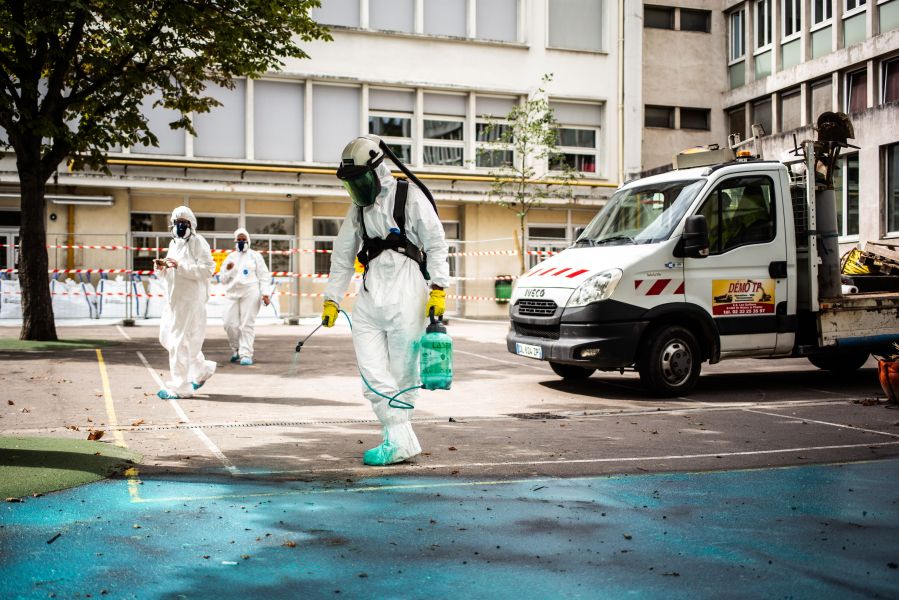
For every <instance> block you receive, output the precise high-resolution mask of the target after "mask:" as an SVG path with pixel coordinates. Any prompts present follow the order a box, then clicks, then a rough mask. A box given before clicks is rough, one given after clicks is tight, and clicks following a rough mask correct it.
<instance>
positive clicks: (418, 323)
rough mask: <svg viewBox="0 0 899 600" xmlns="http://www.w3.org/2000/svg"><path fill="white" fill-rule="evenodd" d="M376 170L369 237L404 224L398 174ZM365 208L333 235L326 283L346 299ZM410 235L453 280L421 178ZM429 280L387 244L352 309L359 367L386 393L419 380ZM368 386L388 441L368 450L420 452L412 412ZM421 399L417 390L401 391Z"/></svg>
mask: <svg viewBox="0 0 899 600" xmlns="http://www.w3.org/2000/svg"><path fill="white" fill-rule="evenodd" d="M376 174H377V176H378V179H379V181H380V183H381V191H380V193H379V194H378V195H377V198H376V200H375V202H374V204H373V205H372V206H368V207H366V208H363V209H362V211H363V215H364V219H365V228H366V231H367V233H368V236H369V237H372V238H374V237H378V238H386V237H387V235H388V233H389V232H390V229H391V228H396V227H397V224H396V222H395V221H394V220H393V205H394V193H395V191H396V180H395V179H394V178H393V176H392V175H391V174H390V170H389V169H388V168H387V167H386V166H385V165H384V164H380V165H378V166H377V167H376ZM359 210H360V209H359V208H358V207H357V206H351V207H350V210H349V211H348V212H347V215H346V218H345V219H344V220H343V224H342V225H341V227H340V231H339V232H338V234H337V239H336V240H335V241H334V250H333V253H332V254H331V273H330V277H329V281H328V286H327V287H326V288H325V299H326V300H332V301H334V302H336V303H338V304H339V303H340V301H341V300H342V299H343V295H344V292H345V290H346V288H347V285H348V284H349V281H350V279H351V278H352V276H353V273H354V269H353V261H354V259H355V256H356V252H357V250H358V249H359V246H360V244H361V240H362V234H361V231H360V227H359ZM406 236H407V237H408V238H409V240H410V241H412V242H413V243H414V244H416V245H417V246H418V247H421V248H424V250H425V252H426V253H427V269H428V273H429V274H430V276H431V282H432V283H434V284H436V285H438V286H441V287H446V286H447V285H448V283H449V265H448V264H447V262H446V256H447V251H448V249H447V244H446V238H445V235H444V231H443V225H442V224H441V223H440V219H439V218H438V217H437V214H436V212H435V211H434V208H433V207H432V206H431V204H430V202H429V201H428V199H427V198H426V197H425V195H424V194H423V193H422V192H421V190H419V189H418V188H417V187H416V186H415V185H410V186H409V191H408V195H407V199H406ZM427 300H428V286H427V284H426V283H425V279H424V277H422V274H421V270H420V268H419V266H418V263H416V262H415V261H413V260H411V259H409V258H407V257H405V256H403V255H402V254H400V253H398V252H394V251H392V250H386V251H384V252H382V253H381V254H380V255H378V256H377V257H376V258H375V259H374V260H372V261H371V262H370V263H369V265H368V274H367V275H366V278H365V286H364V288H360V290H359V296H358V297H357V299H356V304H355V307H354V308H353V345H354V346H355V349H356V359H357V361H358V363H359V369H360V370H361V371H362V374H363V376H364V377H365V378H366V379H367V380H368V382H369V383H370V384H371V386H372V387H373V388H374V389H376V390H378V391H379V392H381V393H382V394H385V395H387V396H393V395H395V394H396V393H397V392H399V391H400V390H403V389H406V388H409V387H412V386H414V385H416V384H418V383H420V381H421V380H420V376H419V365H418V354H419V349H418V347H417V345H418V340H419V338H421V336H422V335H423V334H424V332H425V328H426V326H427V319H426V318H425V304H426V303H427ZM362 393H363V394H364V396H365V397H366V398H367V399H368V400H369V401H370V402H371V404H372V408H373V409H374V411H375V414H376V415H377V417H378V420H380V422H381V425H382V429H383V435H384V444H382V445H381V446H379V447H378V448H377V449H372V450H369V451H368V452H367V453H366V462H368V458H369V453H371V452H373V451H376V450H377V451H380V449H383V452H382V453H381V454H382V456H381V457H380V458H379V459H378V462H373V463H371V462H369V464H388V463H395V462H400V461H402V460H405V459H407V458H409V457H412V456H415V455H416V454H419V453H420V452H421V446H420V445H419V443H418V438H417V437H416V436H415V432H414V431H412V423H411V419H412V411H411V410H406V409H401V408H391V407H390V406H389V405H388V401H387V400H386V399H384V398H381V397H380V396H378V395H377V394H374V393H372V392H371V391H370V390H369V389H368V388H366V387H365V386H364V385H363V388H362ZM400 398H401V399H402V400H403V401H404V402H409V403H412V404H414V403H415V401H416V399H417V398H418V391H417V390H416V391H411V392H407V393H406V394H403V395H402V396H401V397H400Z"/></svg>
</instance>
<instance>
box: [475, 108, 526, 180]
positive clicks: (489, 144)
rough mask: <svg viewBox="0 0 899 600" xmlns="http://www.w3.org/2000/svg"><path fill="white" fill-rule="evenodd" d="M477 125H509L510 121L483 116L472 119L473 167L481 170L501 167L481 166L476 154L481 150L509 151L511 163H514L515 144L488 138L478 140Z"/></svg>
mask: <svg viewBox="0 0 899 600" xmlns="http://www.w3.org/2000/svg"><path fill="white" fill-rule="evenodd" d="M478 125H508V126H511V125H512V122H511V121H509V120H508V119H492V118H485V117H478V118H475V121H474V146H473V151H474V158H473V159H472V163H473V164H474V167H475V169H482V170H490V169H499V168H501V167H497V166H482V165H479V164H478V156H479V154H480V152H481V151H483V152H510V153H511V154H512V160H511V163H512V164H514V163H515V146H514V144H512V143H511V142H501V141H488V140H479V139H478Z"/></svg>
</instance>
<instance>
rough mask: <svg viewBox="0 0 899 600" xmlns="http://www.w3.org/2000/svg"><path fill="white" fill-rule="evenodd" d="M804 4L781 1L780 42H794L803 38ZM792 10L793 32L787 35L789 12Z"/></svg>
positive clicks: (794, 0)
mask: <svg viewBox="0 0 899 600" xmlns="http://www.w3.org/2000/svg"><path fill="white" fill-rule="evenodd" d="M802 2H803V0H781V2H780V41H781V43H784V42H792V41H793V40H796V39H799V38H800V37H802ZM788 9H792V11H791V12H792V13H793V31H792V32H790V33H787V10H788Z"/></svg>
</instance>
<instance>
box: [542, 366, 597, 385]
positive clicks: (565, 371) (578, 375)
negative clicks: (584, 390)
mask: <svg viewBox="0 0 899 600" xmlns="http://www.w3.org/2000/svg"><path fill="white" fill-rule="evenodd" d="M549 366H550V367H552V370H553V372H554V373H555V374H556V375H558V376H559V377H561V378H562V379H567V380H568V381H583V380H584V379H587V378H588V377H590V376H591V375H593V372H594V371H596V369H591V368H589V367H579V366H577V365H565V364H562V363H557V362H550V363H549Z"/></svg>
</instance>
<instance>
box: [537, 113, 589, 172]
mask: <svg viewBox="0 0 899 600" xmlns="http://www.w3.org/2000/svg"><path fill="white" fill-rule="evenodd" d="M549 105H550V108H552V110H553V116H554V117H555V118H556V122H557V123H558V124H559V127H558V138H557V139H558V144H557V146H558V148H557V150H558V151H559V153H560V155H559V156H556V157H554V158H552V159H550V165H549V167H550V169H559V168H560V167H561V166H562V165H563V164H567V165H568V166H569V167H570V168H572V169H574V170H576V171H580V172H581V173H589V174H591V175H594V174H599V143H600V140H601V136H600V132H601V129H600V127H601V125H602V108H601V105H600V104H597V103H589V102H559V101H550V103H549Z"/></svg>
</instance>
